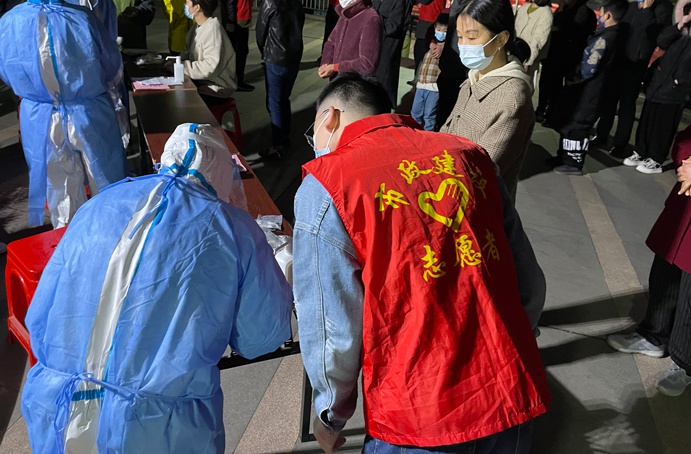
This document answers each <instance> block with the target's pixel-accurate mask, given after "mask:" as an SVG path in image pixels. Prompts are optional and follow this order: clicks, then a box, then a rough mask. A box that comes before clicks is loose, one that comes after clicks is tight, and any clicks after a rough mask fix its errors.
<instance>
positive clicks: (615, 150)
mask: <svg viewBox="0 0 691 454" xmlns="http://www.w3.org/2000/svg"><path fill="white" fill-rule="evenodd" d="M609 155H610V156H611V157H613V158H616V159H626V158H628V157H629V156H631V152H630V151H629V150H627V149H626V147H625V146H624V147H622V146H621V145H615V146H613V147H612V148H610V150H609Z"/></svg>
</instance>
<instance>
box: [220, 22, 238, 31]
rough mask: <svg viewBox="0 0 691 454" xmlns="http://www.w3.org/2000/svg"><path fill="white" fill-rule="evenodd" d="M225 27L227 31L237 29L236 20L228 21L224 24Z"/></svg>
mask: <svg viewBox="0 0 691 454" xmlns="http://www.w3.org/2000/svg"><path fill="white" fill-rule="evenodd" d="M223 28H225V29H226V32H228V33H233V32H234V31H235V23H234V22H228V23H227V24H225V25H224V26H223Z"/></svg>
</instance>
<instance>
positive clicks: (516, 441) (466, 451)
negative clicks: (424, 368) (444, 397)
mask: <svg viewBox="0 0 691 454" xmlns="http://www.w3.org/2000/svg"><path fill="white" fill-rule="evenodd" d="M532 434H533V422H532V421H528V422H526V423H523V424H520V425H518V426H515V427H511V428H510V429H506V430H504V431H502V432H499V433H496V434H494V435H490V436H488V437H484V438H480V439H478V440H472V441H467V442H465V443H459V444H456V445H447V446H438V447H436V448H418V447H416V446H396V445H392V444H389V443H386V442H384V441H381V440H377V439H376V438H372V437H370V436H369V435H367V438H365V446H363V448H362V452H363V454H446V453H453V454H528V453H529V452H530V441H531V438H532Z"/></svg>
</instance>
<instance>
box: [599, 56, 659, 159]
mask: <svg viewBox="0 0 691 454" xmlns="http://www.w3.org/2000/svg"><path fill="white" fill-rule="evenodd" d="M646 69H647V64H646V63H642V64H636V65H626V66H625V67H624V68H622V69H621V70H619V71H617V72H616V73H615V74H614V75H613V77H612V78H611V79H610V81H609V83H608V84H607V87H606V89H605V91H604V93H603V98H602V112H601V113H600V121H599V122H598V124H597V136H598V138H601V139H603V140H607V138H608V137H609V133H610V131H611V130H612V126H613V125H614V116H615V115H617V112H618V117H619V119H618V121H617V131H616V133H615V134H614V143H613V145H614V146H617V147H623V146H626V145H627V144H628V143H629V140H631V131H633V123H634V121H635V120H636V100H637V99H638V95H639V94H640V92H641V83H642V82H643V77H644V76H645V71H646Z"/></svg>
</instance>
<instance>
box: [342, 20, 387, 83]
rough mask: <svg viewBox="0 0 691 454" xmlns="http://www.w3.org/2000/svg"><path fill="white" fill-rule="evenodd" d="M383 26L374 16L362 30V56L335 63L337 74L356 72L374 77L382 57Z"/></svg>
mask: <svg viewBox="0 0 691 454" xmlns="http://www.w3.org/2000/svg"><path fill="white" fill-rule="evenodd" d="M381 30H382V25H381V19H379V16H375V15H372V16H371V17H369V18H368V21H367V23H365V24H364V26H363V28H362V34H361V35H360V56H359V57H358V58H356V59H353V60H346V61H339V62H334V63H336V64H337V65H338V66H336V68H334V69H335V70H336V71H337V72H340V73H346V72H349V71H354V72H356V73H358V74H362V75H365V76H371V75H373V74H374V73H375V72H376V70H377V64H379V57H380V55H381V36H382V31H381Z"/></svg>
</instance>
